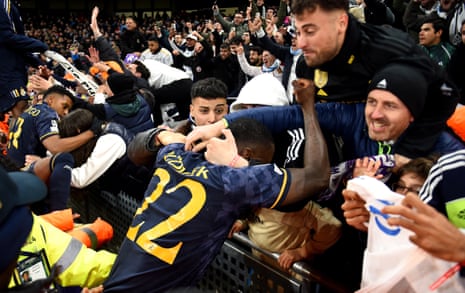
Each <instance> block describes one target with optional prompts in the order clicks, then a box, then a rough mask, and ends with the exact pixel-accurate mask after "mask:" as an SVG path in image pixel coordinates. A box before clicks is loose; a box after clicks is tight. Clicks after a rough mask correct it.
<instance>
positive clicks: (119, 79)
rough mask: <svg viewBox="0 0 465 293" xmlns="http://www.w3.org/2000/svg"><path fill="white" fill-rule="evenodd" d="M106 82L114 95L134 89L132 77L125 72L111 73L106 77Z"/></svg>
mask: <svg viewBox="0 0 465 293" xmlns="http://www.w3.org/2000/svg"><path fill="white" fill-rule="evenodd" d="M107 82H108V86H109V87H110V89H111V91H112V92H113V94H114V95H119V94H121V93H123V92H126V91H131V90H133V89H134V78H133V77H132V76H129V75H126V74H122V73H112V74H111V75H110V76H109V77H108V79H107Z"/></svg>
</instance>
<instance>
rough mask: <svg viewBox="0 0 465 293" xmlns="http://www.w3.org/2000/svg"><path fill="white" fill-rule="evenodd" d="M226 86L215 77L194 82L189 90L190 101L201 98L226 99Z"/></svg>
mask: <svg viewBox="0 0 465 293" xmlns="http://www.w3.org/2000/svg"><path fill="white" fill-rule="evenodd" d="M227 95H228V86H227V85H226V84H225V83H224V82H222V81H221V80H219V79H218V78H215V77H207V78H204V79H201V80H199V81H196V82H195V83H194V84H193V85H192V88H191V99H194V98H197V97H201V98H204V99H207V100H210V99H217V98H226V96H227Z"/></svg>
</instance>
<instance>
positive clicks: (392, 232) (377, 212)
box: [369, 200, 400, 236]
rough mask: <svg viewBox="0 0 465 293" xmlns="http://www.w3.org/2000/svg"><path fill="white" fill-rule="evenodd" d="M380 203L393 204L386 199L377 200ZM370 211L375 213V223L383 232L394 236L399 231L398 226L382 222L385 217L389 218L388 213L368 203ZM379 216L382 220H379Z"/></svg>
mask: <svg viewBox="0 0 465 293" xmlns="http://www.w3.org/2000/svg"><path fill="white" fill-rule="evenodd" d="M378 201H379V202H380V203H382V204H384V205H393V203H392V202H390V201H386V200H378ZM369 210H370V213H373V214H374V215H375V223H376V226H378V228H379V229H380V230H381V231H383V232H384V233H385V234H387V235H390V236H396V235H397V234H399V233H400V228H399V227H397V228H394V229H392V228H390V227H389V226H387V225H385V224H384V223H383V222H385V221H386V220H387V219H389V218H390V216H389V215H386V214H384V213H382V212H381V211H380V210H379V209H378V208H377V207H375V206H372V205H370V206H369ZM379 217H382V218H383V219H384V221H381V219H380V218H379Z"/></svg>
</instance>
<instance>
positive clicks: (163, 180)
mask: <svg viewBox="0 0 465 293" xmlns="http://www.w3.org/2000/svg"><path fill="white" fill-rule="evenodd" d="M154 176H158V178H160V182H159V183H158V184H157V187H156V188H155V190H154V191H153V192H152V194H151V195H150V196H149V197H146V198H145V200H144V203H143V204H142V206H141V207H140V208H138V209H137V211H136V214H135V216H134V217H136V216H137V215H139V214H141V213H142V212H143V211H145V210H146V209H147V208H148V206H149V204H151V203H154V202H155V201H156V200H157V199H158V198H159V197H160V196H161V195H164V196H170V194H171V193H174V192H176V191H177V190H178V189H180V188H186V189H187V190H189V192H190V194H191V199H190V200H189V202H187V203H186V205H185V206H183V207H182V208H181V209H179V211H178V212H177V213H175V214H174V215H171V216H169V217H168V218H167V219H165V220H164V221H162V222H160V223H158V224H157V225H155V226H154V227H152V228H150V229H148V230H147V231H145V232H143V233H140V234H139V229H140V228H141V226H142V225H143V224H144V222H142V223H140V224H139V225H137V226H131V227H129V230H128V233H127V235H126V236H127V237H128V238H129V240H131V241H134V242H135V243H137V244H138V245H139V246H140V247H141V248H142V249H143V250H144V251H146V252H147V253H149V254H151V255H153V256H155V257H156V258H159V259H160V260H162V261H164V262H166V263H168V264H173V262H174V260H175V259H176V256H177V255H178V253H179V250H180V249H181V247H182V245H183V242H182V241H179V242H178V244H176V245H175V246H173V247H161V246H160V245H158V244H156V243H155V242H154V240H156V239H157V238H160V237H162V236H164V235H167V234H169V233H170V232H172V231H174V230H176V229H178V228H179V227H181V226H182V225H184V224H186V223H187V222H189V221H190V220H191V219H192V218H194V217H195V216H196V215H197V214H198V213H199V212H200V211H201V210H202V207H203V206H204V204H205V201H206V199H207V196H206V192H205V188H204V187H203V185H202V184H201V183H199V182H197V181H194V180H192V179H184V180H182V181H181V182H179V183H178V184H177V185H176V186H175V187H173V188H170V189H168V190H165V186H166V184H167V183H168V182H169V181H170V174H169V173H168V171H166V170H164V169H161V168H158V169H157V170H156V171H155V174H154Z"/></svg>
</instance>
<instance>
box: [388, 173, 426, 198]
mask: <svg viewBox="0 0 465 293" xmlns="http://www.w3.org/2000/svg"><path fill="white" fill-rule="evenodd" d="M424 182H425V179H424V178H422V177H420V176H418V175H417V174H415V173H406V174H404V175H402V176H401V177H400V178H399V181H398V182H397V184H396V185H394V186H395V187H394V191H395V192H397V193H400V194H402V195H407V193H412V194H415V195H418V194H419V193H420V189H421V187H422V186H423V183H424Z"/></svg>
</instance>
